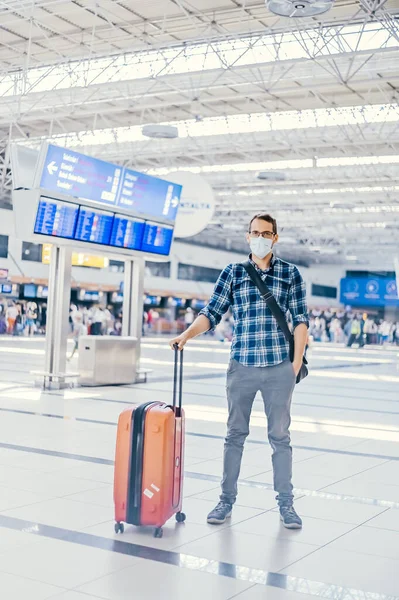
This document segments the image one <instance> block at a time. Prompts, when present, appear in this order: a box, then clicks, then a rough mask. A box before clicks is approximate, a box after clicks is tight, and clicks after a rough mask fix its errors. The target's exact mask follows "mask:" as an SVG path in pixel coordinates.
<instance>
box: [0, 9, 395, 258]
mask: <svg viewBox="0 0 399 600" xmlns="http://www.w3.org/2000/svg"><path fill="white" fill-rule="evenodd" d="M398 15H399V0H387V1H384V0H380V1H371V0H360V1H356V2H355V1H352V0H337V1H336V2H335V4H334V6H333V8H332V9H331V11H330V12H328V13H326V14H324V15H321V16H319V17H313V18H302V19H299V18H291V19H290V18H285V17H278V16H276V15H274V14H272V13H270V12H269V11H268V9H267V8H266V6H265V3H264V0H247V1H245V0H129V1H128V0H126V1H125V2H119V1H111V0H99V1H97V2H94V1H91V0H80V1H59V0H43V1H40V0H39V1H36V2H32V1H31V0H30V1H29V2H28V1H25V0H15V1H14V0H8V1H7V2H0V23H1V25H0V156H1V161H2V170H1V173H0V176H1V188H2V189H1V195H2V197H3V200H5V201H7V199H8V198H9V190H10V186H11V182H10V174H9V168H8V152H7V145H8V142H9V141H10V140H14V141H18V142H19V143H25V144H27V145H30V146H32V147H36V146H38V145H39V143H40V141H41V140H42V139H48V138H52V140H53V142H54V143H57V144H60V145H66V146H68V147H71V148H75V149H76V150H78V151H81V152H87V153H88V154H93V155H95V156H97V157H101V158H104V159H106V160H110V161H115V162H118V163H121V164H124V165H130V166H132V167H134V168H136V169H138V170H143V171H149V172H151V173H153V174H156V175H159V176H165V175H166V174H167V172H168V171H170V170H176V169H185V170H186V169H189V170H193V171H194V172H197V173H201V174H203V176H204V177H205V178H206V179H207V180H208V181H209V182H210V183H211V185H212V186H213V188H214V190H215V194H216V200H217V208H216V213H215V217H214V219H213V221H212V223H211V225H210V226H209V227H208V228H207V229H206V230H205V231H204V232H203V233H202V234H200V235H199V236H197V237H196V238H195V239H194V240H193V241H195V242H198V243H206V244H210V245H215V246H219V247H223V248H228V249H243V248H244V246H243V243H242V240H243V232H244V231H245V228H246V226H247V220H248V215H250V214H252V213H254V212H257V211H261V210H262V211H265V210H266V211H270V212H271V213H272V214H273V215H275V216H276V217H277V219H278V221H279V222H280V224H281V254H283V255H284V256H285V257H287V258H288V259H291V260H296V261H298V262H302V263H306V264H313V263H322V264H323V263H348V262H351V263H352V264H353V265H354V267H355V266H360V265H365V264H366V263H369V262H370V258H371V257H372V258H373V260H374V261H375V263H376V264H377V265H378V266H379V267H380V268H383V267H385V268H392V265H393V257H394V256H395V255H399V109H398V103H397V102H398V86H399V68H398V65H399V26H398V23H399V22H398ZM159 123H163V124H172V125H176V126H177V127H178V131H179V136H178V137H177V138H176V139H152V138H148V137H145V136H144V135H143V134H142V126H143V125H145V124H159ZM260 172H263V173H265V177H266V179H259V177H258V175H259V173H260Z"/></svg>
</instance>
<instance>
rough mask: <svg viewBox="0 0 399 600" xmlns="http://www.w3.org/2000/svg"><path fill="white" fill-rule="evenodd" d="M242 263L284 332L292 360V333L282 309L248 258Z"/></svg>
mask: <svg viewBox="0 0 399 600" xmlns="http://www.w3.org/2000/svg"><path fill="white" fill-rule="evenodd" d="M242 265H243V267H244V269H245V270H246V272H247V273H248V275H249V277H250V278H251V281H252V283H254V284H255V285H256V287H257V288H258V290H259V292H260V295H261V296H262V298H263V300H264V301H265V302H266V304H267V306H268V307H269V308H270V310H271V312H272V314H273V316H274V318H275V319H276V321H277V323H278V325H279V327H280V329H281V331H282V332H283V333H284V336H285V338H286V340H287V342H288V343H289V345H290V359H291V361H292V360H293V359H294V336H293V335H292V333H291V331H290V329H289V327H288V324H287V321H286V318H285V316H284V314H283V311H282V310H281V308H280V307H279V305H278V304H277V300H276V299H275V297H274V296H273V294H272V293H271V291H270V289H269V288H268V287H267V285H266V284H265V282H264V281H263V279H262V278H261V276H260V275H259V273H258V271H257V270H256V269H255V267H254V266H253V265H252V264H251V263H250V262H249V260H248V261H246V262H243V263H242Z"/></svg>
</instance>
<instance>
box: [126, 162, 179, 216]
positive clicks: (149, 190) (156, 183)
mask: <svg viewBox="0 0 399 600" xmlns="http://www.w3.org/2000/svg"><path fill="white" fill-rule="evenodd" d="M181 191H182V186H181V185H178V184H177V183H171V182H170V181H165V180H164V179H159V178H158V177H152V176H151V175H145V174H144V173H139V172H138V171H132V170H131V169H124V171H123V175H122V183H121V191H120V195H119V198H118V205H119V206H121V207H122V208H125V209H128V210H132V211H134V212H137V213H140V214H143V215H148V216H151V217H159V218H164V219H169V220H170V221H175V220H176V215H177V210H178V208H179V203H180V196H181Z"/></svg>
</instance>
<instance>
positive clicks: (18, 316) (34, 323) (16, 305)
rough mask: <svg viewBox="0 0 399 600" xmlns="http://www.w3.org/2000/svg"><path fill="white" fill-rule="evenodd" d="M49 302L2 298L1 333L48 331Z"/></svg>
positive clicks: (29, 333) (18, 333) (21, 333)
mask: <svg viewBox="0 0 399 600" xmlns="http://www.w3.org/2000/svg"><path fill="white" fill-rule="evenodd" d="M46 321H47V304H46V303H45V302H42V303H40V304H37V303H36V302H34V301H26V300H20V301H18V302H13V301H11V300H8V301H5V300H0V334H5V333H7V334H8V335H28V336H33V335H35V334H37V333H39V334H44V333H46Z"/></svg>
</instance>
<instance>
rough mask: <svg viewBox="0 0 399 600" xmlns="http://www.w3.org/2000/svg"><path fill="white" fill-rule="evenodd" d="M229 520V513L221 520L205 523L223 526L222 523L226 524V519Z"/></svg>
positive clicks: (209, 520) (210, 520)
mask: <svg viewBox="0 0 399 600" xmlns="http://www.w3.org/2000/svg"><path fill="white" fill-rule="evenodd" d="M230 518H231V513H229V514H228V515H226V517H225V518H224V519H223V520H220V519H215V518H214V519H207V520H206V522H207V523H209V525H223V523H226V521H227V519H230Z"/></svg>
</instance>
